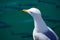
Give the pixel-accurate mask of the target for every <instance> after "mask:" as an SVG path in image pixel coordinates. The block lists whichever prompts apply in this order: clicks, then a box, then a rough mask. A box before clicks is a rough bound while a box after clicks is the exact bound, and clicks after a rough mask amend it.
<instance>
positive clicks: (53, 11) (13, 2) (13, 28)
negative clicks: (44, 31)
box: [0, 0, 60, 40]
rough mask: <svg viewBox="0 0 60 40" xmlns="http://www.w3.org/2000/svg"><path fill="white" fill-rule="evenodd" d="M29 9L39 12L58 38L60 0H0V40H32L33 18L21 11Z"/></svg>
mask: <svg viewBox="0 0 60 40" xmlns="http://www.w3.org/2000/svg"><path fill="white" fill-rule="evenodd" d="M31 4H32V5H31ZM31 7H36V8H38V9H40V10H41V13H42V18H43V19H44V21H45V22H46V24H47V25H48V26H49V27H50V28H52V29H53V30H54V31H55V32H56V34H57V35H58V36H59V37H60V0H42V1H41V2H39V0H0V25H1V26H0V40H33V38H32V36H31V35H32V31H33V28H34V23H33V18H32V17H31V16H30V15H29V14H28V13H23V12H22V11H21V10H22V9H29V8H31ZM19 8H20V9H19ZM21 8H22V9H21Z"/></svg>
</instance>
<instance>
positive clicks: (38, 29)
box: [23, 8, 59, 40]
mask: <svg viewBox="0 0 60 40" xmlns="http://www.w3.org/2000/svg"><path fill="white" fill-rule="evenodd" d="M23 11H24V12H28V13H29V14H30V15H31V16H32V17H33V19H34V26H35V27H34V30H33V39H34V40H59V38H58V36H57V35H56V33H55V32H54V31H53V30H52V29H51V28H49V27H48V26H47V25H46V24H45V22H44V20H43V19H42V17H41V12H40V10H39V9H37V8H30V9H28V10H23Z"/></svg>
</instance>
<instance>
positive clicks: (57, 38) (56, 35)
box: [48, 27, 59, 40]
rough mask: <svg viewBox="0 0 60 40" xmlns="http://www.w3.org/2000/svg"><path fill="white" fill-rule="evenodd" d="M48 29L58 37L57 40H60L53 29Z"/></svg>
mask: <svg viewBox="0 0 60 40" xmlns="http://www.w3.org/2000/svg"><path fill="white" fill-rule="evenodd" d="M48 29H49V30H50V31H51V32H52V33H53V34H54V35H55V36H56V39H57V40H59V37H58V36H57V35H56V33H55V32H54V31H53V30H52V29H51V28H49V27H48Z"/></svg>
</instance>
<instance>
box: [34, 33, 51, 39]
mask: <svg viewBox="0 0 60 40" xmlns="http://www.w3.org/2000/svg"><path fill="white" fill-rule="evenodd" d="M34 40H50V39H49V38H48V37H47V36H46V35H44V34H42V33H37V34H36V35H34Z"/></svg>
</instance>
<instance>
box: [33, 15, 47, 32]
mask: <svg viewBox="0 0 60 40" xmlns="http://www.w3.org/2000/svg"><path fill="white" fill-rule="evenodd" d="M33 18H34V25H35V27H34V29H35V30H36V31H37V32H45V31H47V30H48V28H47V25H46V24H45V22H44V20H43V19H42V17H41V15H34V17H33Z"/></svg>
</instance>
